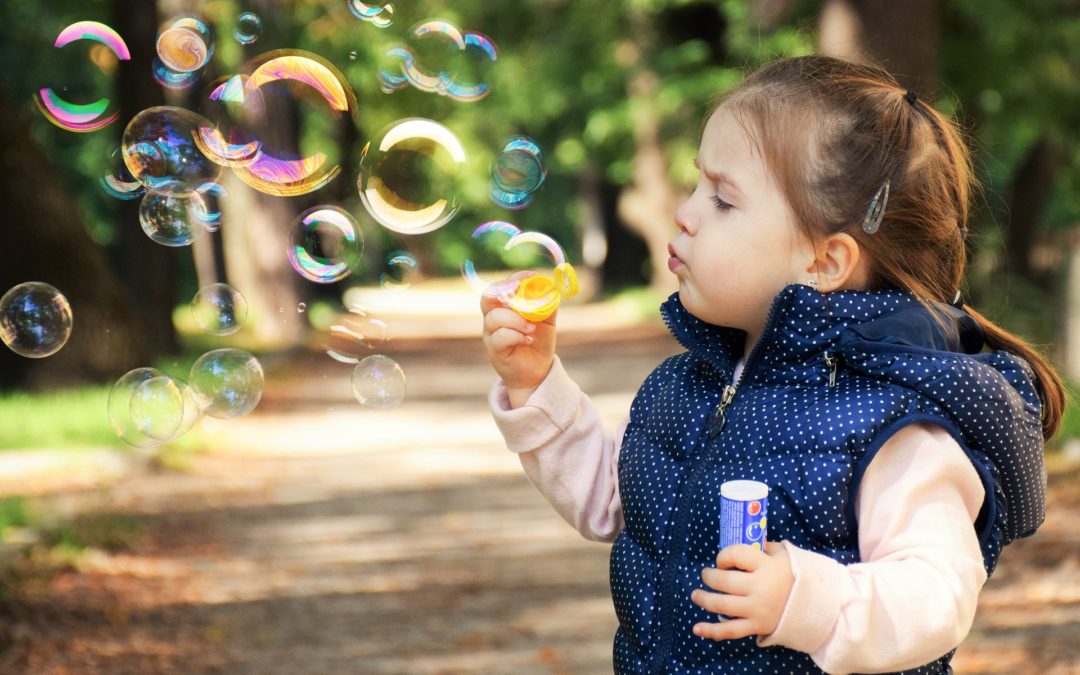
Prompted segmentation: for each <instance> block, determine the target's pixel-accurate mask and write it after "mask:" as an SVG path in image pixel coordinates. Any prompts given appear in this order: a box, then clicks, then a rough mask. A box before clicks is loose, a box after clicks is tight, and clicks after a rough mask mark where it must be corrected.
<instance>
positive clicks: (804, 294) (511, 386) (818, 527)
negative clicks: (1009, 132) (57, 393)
mask: <svg viewBox="0 0 1080 675" xmlns="http://www.w3.org/2000/svg"><path fill="white" fill-rule="evenodd" d="M697 166H698V168H699V170H700V180H699V181H698V184H697V187H696V189H695V190H694V192H693V194H691V195H690V197H689V198H688V199H687V201H686V202H685V203H684V204H683V205H682V206H681V207H680V208H679V209H678V211H677V212H676V214H675V224H676V225H677V226H678V233H677V234H676V236H675V238H674V239H673V240H672V241H671V244H670V246H669V251H670V253H671V259H670V261H669V266H670V268H671V270H672V272H673V273H674V274H675V276H676V277H678V281H679V290H678V292H677V293H675V294H673V295H672V296H671V298H669V299H668V300H667V302H665V303H664V305H663V306H662V307H661V312H662V314H663V316H664V320H665V321H666V322H667V325H668V327H669V328H670V329H671V332H672V333H673V334H674V335H675V337H676V338H677V339H678V340H679V342H680V343H681V344H682V345H683V346H684V347H685V348H686V350H687V351H686V352H685V353H683V354H680V355H677V356H674V357H672V358H670V359H668V360H667V361H665V362H664V363H663V364H661V365H660V367H659V368H657V369H656V370H655V371H654V372H653V373H652V374H651V375H650V376H649V377H648V379H647V380H646V381H645V383H644V384H643V385H642V387H641V390H640V391H639V392H638V394H637V397H636V398H635V400H634V403H633V405H632V406H631V409H630V417H629V420H628V421H627V422H626V423H624V424H623V425H622V427H621V428H620V429H619V431H618V433H616V434H615V436H614V437H613V438H612V437H609V436H605V434H604V432H603V430H602V429H601V428H600V425H599V421H598V415H597V412H596V410H595V408H594V407H593V406H592V404H591V403H590V402H589V399H588V398H587V397H585V395H583V394H582V393H581V392H580V390H579V389H578V387H577V385H575V384H574V382H573V381H572V380H571V379H570V378H569V377H568V376H567V374H566V372H565V371H564V370H563V368H562V366H561V365H560V363H559V359H558V358H557V357H556V356H555V354H554V348H555V321H554V318H551V319H548V320H547V321H544V322H541V323H535V324H534V323H530V322H528V321H526V320H524V319H523V318H521V317H520V316H518V315H517V314H516V313H514V312H513V311H511V310H510V309H509V308H508V307H506V306H504V305H503V304H501V303H500V302H499V301H498V300H495V299H491V298H486V299H485V300H484V301H483V303H482V309H483V312H484V343H485V345H486V348H487V351H488V355H489V357H490V359H491V362H492V364H493V366H494V367H495V370H496V372H497V373H498V374H499V375H500V377H501V381H500V382H499V383H497V384H496V386H495V387H494V389H493V390H492V394H491V405H492V409H493V412H494V415H495V420H496V422H497V424H498V425H499V428H500V429H501V431H502V433H503V435H504V436H505V438H506V442H507V445H508V447H509V448H510V449H511V450H512V451H514V452H517V453H519V455H520V457H521V462H522V465H523V466H524V468H525V471H526V473H527V474H528V476H529V478H530V480H531V481H532V482H533V483H534V484H535V485H536V486H537V487H538V488H539V489H540V490H541V492H543V493H544V495H545V496H546V497H547V498H548V500H549V501H550V502H551V503H552V505H553V506H554V507H555V509H556V510H557V511H558V512H559V513H560V514H561V515H562V516H563V517H564V518H565V519H566V520H567V521H568V522H570V523H571V524H572V525H573V526H574V527H575V528H577V529H578V530H579V531H580V532H581V533H582V534H583V535H584V536H586V537H588V538H590V539H595V540H600V541H614V547H613V548H612V552H611V590H612V595H613V598H614V604H615V612H616V614H617V615H618V619H619V630H618V632H617V633H616V636H615V647H614V661H615V670H616V671H617V672H620V673H643V672H739V673H743V672H747V673H759V672H760V673H804V672H820V671H821V670H824V671H827V672H852V671H858V672H885V671H909V672H917V673H946V672H951V670H950V667H949V659H950V657H951V656H952V653H953V650H954V649H955V647H956V646H957V645H958V644H959V643H960V642H961V641H962V640H963V638H964V636H965V635H966V634H967V632H968V630H969V629H970V627H971V623H972V620H973V617H974V613H975V607H976V602H977V599H978V594H979V589H980V588H981V587H982V585H983V583H984V582H985V581H986V579H987V576H988V575H989V574H990V573H991V572H992V571H993V569H994V566H995V564H996V562H997V558H998V554H999V553H1000V551H1001V548H1002V547H1003V546H1004V545H1005V544H1008V543H1009V542H1010V541H1011V540H1013V539H1015V538H1017V537H1024V536H1027V535H1030V534H1031V533H1033V532H1034V531H1035V529H1036V528H1037V527H1038V526H1039V524H1040V523H1041V522H1042V517H1043V503H1044V493H1045V484H1046V483H1045V481H1046V478H1045V471H1044V468H1043V464H1042V448H1043V440H1044V439H1045V438H1049V437H1050V436H1052V435H1053V434H1054V432H1055V431H1056V430H1057V428H1058V425H1059V423H1060V419H1061V412H1062V407H1063V403H1064V401H1063V398H1064V395H1063V390H1062V385H1061V381H1060V379H1059V378H1058V377H1057V375H1056V374H1055V373H1054V371H1053V369H1052V368H1051V367H1050V366H1049V365H1048V363H1047V362H1046V361H1045V360H1044V359H1043V358H1042V357H1040V356H1039V355H1038V354H1037V353H1036V352H1035V351H1034V350H1033V349H1032V348H1031V347H1030V346H1028V345H1027V344H1025V343H1024V342H1023V341H1022V340H1021V339H1019V338H1017V337H1015V336H1013V335H1010V334H1009V333H1007V332H1005V331H1003V330H1002V329H1001V328H998V327H997V326H995V325H993V324H992V323H990V322H989V321H987V320H986V319H985V318H983V317H981V316H980V315H979V314H977V313H976V312H975V311H974V310H972V309H971V308H970V307H968V306H966V305H963V304H962V303H961V302H960V301H959V298H960V293H959V290H958V289H959V287H960V284H961V281H962V279H963V275H964V265H965V252H964V238H965V234H966V227H965V225H966V222H967V215H968V196H969V191H970V189H971V187H972V184H973V178H972V171H971V166H970V161H969V156H968V153H967V150H966V148H965V147H964V145H963V143H962V141H961V140H960V137H959V135H958V133H957V131H956V129H955V128H954V127H953V125H952V124H951V123H950V122H949V121H948V120H947V119H945V118H944V117H942V116H941V115H940V114H939V113H937V112H936V111H935V110H934V109H933V108H932V107H930V106H929V105H927V104H926V103H925V102H923V101H921V100H919V99H918V98H917V96H916V95H915V94H914V93H913V92H910V91H908V92H905V91H904V90H903V89H902V88H900V87H899V85H897V83H896V81H895V80H894V79H892V78H891V77H890V76H889V75H888V74H887V73H885V72H884V71H882V70H880V69H878V68H875V67H868V66H862V65H855V64H852V63H847V62H843V61H839V60H836V59H832V58H828V57H822V56H810V57H802V58H793V59H785V60H781V61H778V62H775V63H773V64H771V65H769V66H767V67H765V68H763V69H762V70H760V71H758V72H757V73H755V74H754V75H752V76H751V77H749V78H748V79H747V80H746V81H745V82H743V83H742V84H741V85H740V86H739V87H737V88H736V89H735V90H734V91H732V92H730V93H729V94H728V95H727V96H726V98H725V99H724V100H723V101H722V103H721V104H720V106H719V107H718V108H717V109H716V110H715V112H713V114H712V115H711V116H710V118H709V120H708V122H707V124H706V126H705V130H704V133H703V136H702V139H701V147H700V150H699V154H698V157H697ZM734 479H751V480H757V481H761V482H764V483H767V484H768V486H769V488H770V492H769V522H768V537H769V540H770V543H769V544H768V545H767V546H766V550H765V551H761V550H758V549H754V548H751V547H748V546H744V545H735V546H729V547H727V548H725V549H723V550H718V549H719V503H720V497H719V495H720V485H721V483H723V482H725V481H728V480H734ZM772 542H778V543H772ZM721 614H723V615H726V616H727V617H731V618H730V619H729V620H726V621H721V620H720V619H719V618H718V615H721Z"/></svg>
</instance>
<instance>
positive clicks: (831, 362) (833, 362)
mask: <svg viewBox="0 0 1080 675" xmlns="http://www.w3.org/2000/svg"><path fill="white" fill-rule="evenodd" d="M825 365H826V366H828V367H829V386H830V387H835V386H836V367H837V366H839V365H840V356H839V355H836V356H833V355H832V354H830V353H829V352H825Z"/></svg>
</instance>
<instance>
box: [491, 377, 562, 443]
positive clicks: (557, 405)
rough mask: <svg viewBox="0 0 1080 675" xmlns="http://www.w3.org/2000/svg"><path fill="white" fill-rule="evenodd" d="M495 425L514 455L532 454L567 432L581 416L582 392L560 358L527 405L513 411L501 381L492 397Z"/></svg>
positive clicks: (492, 389) (494, 389)
mask: <svg viewBox="0 0 1080 675" xmlns="http://www.w3.org/2000/svg"><path fill="white" fill-rule="evenodd" d="M488 401H489V403H490V404H491V414H492V416H493V417H494V418H495V424H496V426H498V427H499V431H500V432H502V435H503V438H504V439H505V440H506V447H507V448H509V449H510V450H511V451H513V452H517V453H522V452H532V451H533V450H536V449H537V448H540V447H542V446H544V445H546V444H547V443H549V442H550V441H551V440H552V439H553V438H555V437H556V436H558V435H559V434H560V433H562V432H563V431H565V430H566V428H567V427H569V426H570V425H571V424H572V423H573V422H574V420H575V419H577V416H578V409H579V408H580V406H581V389H580V387H578V385H577V383H576V382H574V381H573V380H572V379H570V376H569V375H567V373H566V369H564V368H563V366H562V361H560V360H559V357H558V356H556V357H555V361H554V362H553V363H552V364H551V370H550V371H548V374H547V377H545V378H544V381H543V382H541V383H540V386H539V387H537V388H536V391H534V392H533V393H532V396H530V397H529V400H528V401H526V402H525V405H523V406H521V407H520V408H511V407H510V399H509V398H508V396H507V393H506V385H505V384H504V383H503V382H502V380H499V381H498V382H496V383H495V385H494V386H493V387H492V388H491V394H490V395H489V398H488Z"/></svg>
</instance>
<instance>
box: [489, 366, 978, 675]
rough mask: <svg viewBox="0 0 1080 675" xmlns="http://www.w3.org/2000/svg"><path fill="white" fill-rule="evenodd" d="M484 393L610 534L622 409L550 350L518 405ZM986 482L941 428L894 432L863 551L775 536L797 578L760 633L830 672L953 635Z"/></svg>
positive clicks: (555, 488) (540, 469) (863, 496)
mask: <svg viewBox="0 0 1080 675" xmlns="http://www.w3.org/2000/svg"><path fill="white" fill-rule="evenodd" d="M740 365H741V364H740ZM737 374H738V371H737V372H736V375H737ZM490 404H491V409H492V414H493V415H494V417H495V422H496V424H497V425H498V427H499V430H500V431H501V432H502V434H503V437H504V439H505V440H506V445H507V447H508V448H509V449H510V450H511V451H513V452H515V453H517V454H518V456H519V457H520V459H521V464H522V466H523V467H524V469H525V474H526V475H527V476H528V478H529V480H530V481H531V482H532V483H533V485H535V486H536V488H537V489H538V490H539V491H540V492H541V493H542V494H543V495H544V496H545V497H546V498H547V500H548V501H549V502H550V503H551V504H552V506H554V507H555V510H556V511H557V512H558V513H559V515H561V516H562V517H563V518H564V519H565V520H566V521H567V522H568V523H570V525H572V526H573V527H574V528H575V529H577V530H578V532H580V533H581V534H582V535H583V536H585V537H586V538H588V539H592V540H595V541H604V542H611V541H614V539H615V537H616V536H617V535H618V533H619V531H620V530H622V527H623V514H622V502H621V501H620V499H619V485H618V460H619V448H620V447H621V446H622V436H623V433H624V431H625V429H626V425H627V422H628V420H627V421H624V422H623V423H622V424H620V425H619V428H618V430H617V431H616V433H615V434H614V435H610V434H607V433H605V430H604V428H603V425H602V424H601V421H600V416H599V414H598V412H597V410H596V408H595V406H594V405H593V404H592V402H590V401H589V398H588V397H587V396H585V394H584V393H582V391H581V389H580V388H579V387H578V386H577V384H576V383H575V382H574V381H573V380H572V379H570V377H569V375H567V373H566V370H565V369H564V368H563V366H562V364H561V362H560V361H559V359H558V358H556V359H555V363H554V364H553V365H552V368H551V371H550V372H549V373H548V376H547V378H546V379H545V380H544V381H543V382H542V383H541V384H540V386H539V387H538V388H537V389H536V391H535V392H533V393H532V395H531V396H530V397H529V399H528V401H526V403H525V404H524V405H522V406H521V407H520V408H516V409H515V408H513V407H512V406H511V404H510V400H509V398H508V396H507V390H506V387H505V385H503V383H502V382H498V383H496V384H495V386H494V387H493V388H492V390H491V395H490ZM984 495H985V492H984V489H983V486H982V482H981V480H980V479H979V475H978V473H977V472H976V470H975V468H974V467H973V466H972V464H971V462H970V461H969V460H968V459H967V457H966V455H965V454H964V451H963V450H962V449H961V448H960V446H959V445H958V444H957V443H956V441H955V440H954V439H953V438H952V437H951V436H950V435H949V434H948V433H947V432H945V431H944V430H943V429H941V428H940V427H937V426H934V425H927V424H912V425H910V426H908V427H906V428H904V429H902V430H901V431H899V432H897V433H896V434H894V435H893V436H892V437H891V438H890V439H889V440H888V441H887V442H886V443H885V445H884V446H882V448H881V449H880V450H879V451H878V453H877V455H876V456H875V457H874V459H873V460H872V461H871V462H870V466H869V467H868V468H867V470H866V472H865V474H864V476H863V479H862V482H861V483H860V485H859V489H858V492H857V494H856V495H855V507H856V514H857V518H858V522H859V551H860V557H861V559H862V561H863V562H860V563H857V564H853V565H842V564H840V563H838V562H836V561H835V560H833V559H831V558H829V557H827V556H824V555H821V554H819V553H814V552H811V551H806V550H803V549H800V548H798V547H796V546H794V545H792V544H791V543H790V542H784V545H785V546H786V547H787V550H788V553H789V558H790V560H791V569H792V573H793V575H794V579H795V582H794V585H793V586H792V588H791V594H790V595H789V596H788V601H787V605H786V606H785V608H784V612H783V615H782V616H781V618H780V623H779V625H778V626H777V627H776V630H775V631H774V632H773V633H772V634H770V635H764V636H759V637H758V644H759V645H761V646H763V647H764V646H772V645H781V646H784V647H789V648H791V649H796V650H798V651H802V652H806V653H808V654H809V655H810V656H811V658H812V659H813V660H814V663H816V664H817V665H818V667H820V668H821V669H822V670H824V671H826V672H829V673H848V672H864V673H872V672H886V671H892V670H903V669H906V668H914V667H916V666H920V665H922V664H925V663H928V662H930V661H933V660H934V659H936V658H938V657H940V656H941V655H943V654H945V653H946V652H948V651H949V650H950V649H952V648H953V647H956V646H957V645H958V644H959V643H960V642H961V641H962V640H963V639H964V637H965V636H966V635H967V633H968V631H969V630H970V628H971V623H972V621H973V620H974V617H975V606H976V603H977V600H978V596H979V590H980V589H981V588H982V585H983V584H984V583H985V582H986V571H985V569H984V567H983V557H982V552H981V550H980V548H979V542H978V538H977V536H976V533H975V528H974V527H973V523H974V522H975V519H976V517H977V516H978V513H979V509H980V508H981V506H982V503H983V498H984ZM914 589H917V592H913V591H914Z"/></svg>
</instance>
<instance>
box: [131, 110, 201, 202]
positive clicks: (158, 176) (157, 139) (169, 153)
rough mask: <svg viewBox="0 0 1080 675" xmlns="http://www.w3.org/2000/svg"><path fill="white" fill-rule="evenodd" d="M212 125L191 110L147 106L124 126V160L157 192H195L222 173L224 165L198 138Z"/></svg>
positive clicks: (137, 176)
mask: <svg viewBox="0 0 1080 675" xmlns="http://www.w3.org/2000/svg"><path fill="white" fill-rule="evenodd" d="M209 126H210V122H209V120H207V119H206V118H205V117H203V116H202V115H198V114H196V113H193V112H191V111H190V110H184V109H183V108H175V107H172V106H157V107H154V108H147V109H146V110H143V111H142V112H140V113H139V114H137V115H135V117H133V118H131V121H130V122H128V125H127V128H126V129H124V137H123V142H122V144H121V150H122V152H123V155H124V164H125V165H126V166H127V169H128V171H130V172H131V176H132V177H133V178H134V179H135V180H137V181H139V182H140V183H142V184H143V185H145V186H146V187H147V188H148V189H150V190H151V191H153V192H162V193H166V194H172V195H188V194H191V193H193V192H195V190H197V189H198V187H199V186H200V185H203V184H205V183H208V182H212V181H215V180H217V178H218V176H220V175H221V171H222V168H221V166H219V165H217V164H215V163H214V162H212V161H210V160H209V159H207V158H206V157H205V156H204V155H203V154H202V153H201V152H200V151H199V148H198V146H196V144H195V140H194V136H195V134H196V133H197V132H198V130H199V129H200V128H201V127H209Z"/></svg>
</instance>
